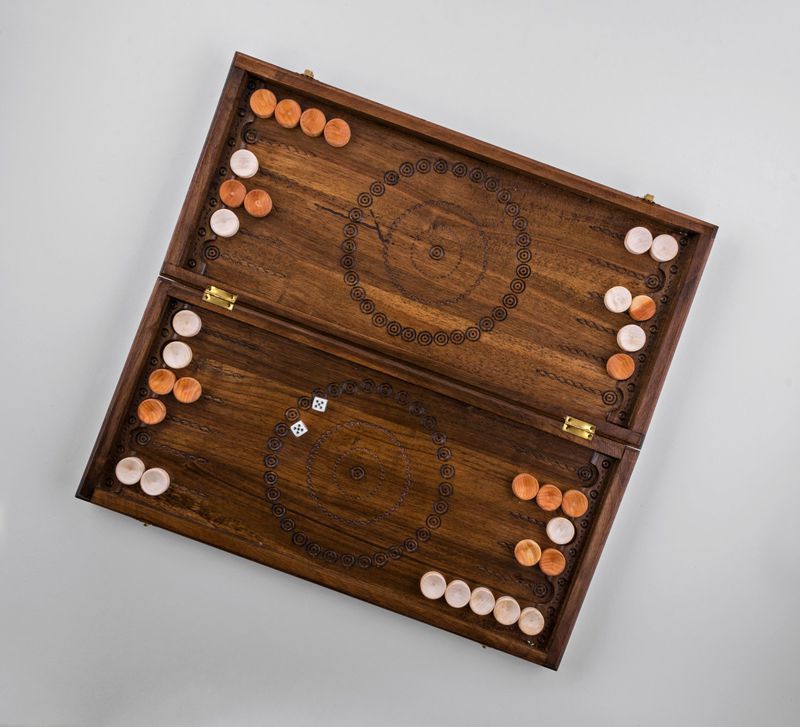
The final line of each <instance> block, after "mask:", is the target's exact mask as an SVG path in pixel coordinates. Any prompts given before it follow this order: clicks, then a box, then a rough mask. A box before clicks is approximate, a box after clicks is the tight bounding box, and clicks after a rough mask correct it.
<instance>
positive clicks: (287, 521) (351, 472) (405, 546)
mask: <svg viewBox="0 0 800 727" xmlns="http://www.w3.org/2000/svg"><path fill="white" fill-rule="evenodd" d="M324 393H327V394H328V396H330V397H338V396H342V395H359V394H362V395H363V394H365V395H374V396H380V397H382V398H383V399H385V400H386V401H387V402H391V403H392V404H393V405H395V406H399V407H401V408H402V409H403V410H405V412H406V413H407V414H408V415H410V416H411V417H412V418H413V419H414V420H416V421H417V422H418V426H419V427H420V428H421V429H422V431H423V432H425V433H426V439H427V438H428V437H430V440H431V443H432V444H433V445H437V446H435V447H434V448H433V449H432V450H431V452H432V456H431V459H430V466H431V467H432V468H436V469H434V470H433V471H438V473H439V475H440V477H441V478H442V479H443V480H446V481H443V482H440V483H439V485H438V486H437V494H438V496H439V497H441V498H449V497H452V495H453V492H454V488H453V483H452V480H453V478H454V477H455V474H456V469H455V466H454V465H453V463H452V461H451V460H452V451H451V450H450V448H449V447H445V446H444V443H445V442H446V441H447V435H446V434H445V433H444V432H442V431H439V430H438V429H437V421H436V418H435V417H433V416H431V415H430V414H427V413H426V412H427V409H426V407H425V405H424V404H423V403H422V402H420V401H416V400H414V399H413V398H412V397H411V396H410V395H409V394H408V392H407V391H403V390H401V391H397V392H395V391H394V389H393V387H392V386H391V384H389V383H387V382H381V383H379V384H376V383H375V382H374V381H372V380H371V379H364V380H362V381H344V382H332V383H330V384H328V385H327V386H326V387H324V388H322V387H317V388H316V389H314V391H313V392H312V395H313V396H319V395H322V394H324ZM304 405H310V397H309V396H302V397H300V398H299V399H298V406H299V407H300V408H307V406H304ZM295 414H298V412H297V409H294V408H293V407H290V408H288V409H287V410H286V411H285V412H284V419H287V420H290V421H291V418H290V417H293V416H294V415H295ZM283 427H286V424H285V422H284V421H280V422H277V423H276V425H275V430H276V432H277V430H278V429H281V431H283ZM363 428H367V429H369V437H368V438H367V440H366V441H371V440H373V439H375V438H378V437H380V438H383V441H384V442H386V443H387V445H388V446H389V447H392V448H394V451H395V452H396V456H397V457H398V458H399V459H398V461H399V462H400V463H401V464H402V466H401V471H403V472H404V473H405V475H404V477H403V481H402V483H401V487H400V491H399V495H398V497H397V499H396V501H395V502H394V504H393V505H391V506H390V507H389V508H388V509H387V510H386V511H385V512H379V513H376V514H374V515H373V516H371V517H370V518H368V519H363V518H362V520H360V521H355V520H352V519H351V517H349V516H343V515H342V514H341V513H339V512H334V511H333V510H331V509H329V508H328V506H327V504H326V502H325V501H324V499H323V494H322V493H321V492H320V491H318V490H317V484H316V481H315V474H316V471H315V467H316V465H317V462H318V461H321V460H319V459H318V458H319V455H320V452H321V451H322V450H323V449H324V447H325V445H326V444H327V443H328V442H329V441H330V442H335V437H336V435H337V434H339V433H341V432H346V436H345V437H344V440H347V441H352V440H354V439H355V438H357V437H356V435H357V434H358V430H359V429H363ZM431 433H432V434H431ZM282 447H283V440H282V439H281V438H280V437H270V438H269V439H268V440H267V449H268V450H270V451H269V452H268V453H267V454H266V455H265V456H264V464H265V466H266V468H267V469H266V471H265V473H264V482H265V483H266V485H267V488H266V490H265V497H266V499H267V501H268V502H270V503H272V505H271V512H272V514H273V515H274V516H275V517H276V518H278V520H279V526H280V529H281V530H282V531H284V532H286V533H287V534H288V533H291V542H292V544H293V545H294V546H296V547H298V548H300V549H302V550H303V551H304V552H305V553H306V554H307V555H309V556H310V557H312V558H318V557H320V556H321V557H322V559H323V560H324V561H325V562H326V563H329V564H331V565H333V564H339V565H341V566H343V567H345V568H352V567H353V566H356V565H357V566H358V567H360V568H364V569H367V568H370V567H373V566H375V567H378V568H380V567H383V566H385V565H386V564H388V563H389V561H390V560H397V559H398V558H401V557H402V555H403V553H413V552H415V551H416V550H418V549H419V547H420V543H424V542H427V541H428V540H430V538H431V535H432V534H431V531H432V530H436V529H438V528H439V527H441V524H442V517H443V516H444V514H445V513H446V512H447V511H448V510H449V505H448V503H447V501H446V500H444V499H436V500H433V501H432V502H431V506H430V507H431V510H430V512H429V513H428V514H427V515H426V517H425V522H424V526H422V527H418V528H417V529H416V530H415V531H414V536H413V537H407V538H405V539H404V540H403V541H402V543H399V544H393V545H389V546H388V547H387V548H385V549H383V550H381V551H378V552H372V553H369V554H367V553H361V554H359V553H342V554H340V553H338V552H337V551H335V550H332V549H325V548H324V547H323V546H322V545H320V544H319V543H316V542H311V541H309V538H308V535H307V534H306V533H304V532H303V531H302V529H301V528H300V527H299V526H298V524H297V522H296V521H295V520H294V519H292V518H288V517H286V508H285V507H284V506H283V505H282V504H281V502H280V500H281V491H280V490H279V489H278V487H276V486H275V485H276V484H277V482H278V479H279V475H278V472H277V469H278V465H279V458H278V456H277V455H276V454H275V452H276V451H279V450H280V449H281V448H282ZM354 455H355V456H358V457H360V458H361V462H365V463H366V464H361V463H358V462H357V461H356V462H354V460H353V459H352V457H353V456H354ZM442 461H444V462H445V463H444V464H441V463H442ZM344 463H348V466H347V467H346V468H343V465H344ZM350 463H352V464H350ZM305 469H306V489H307V492H308V493H309V495H310V497H311V498H312V500H314V501H315V502H316V503H317V506H318V507H319V508H320V510H321V512H323V513H324V514H325V515H327V516H328V517H331V518H332V519H334V520H339V521H342V522H344V523H346V524H351V525H360V526H365V525H366V526H368V525H371V524H373V523H375V522H378V521H379V520H382V519H385V518H386V517H389V516H390V515H391V514H392V513H393V512H394V511H396V510H397V509H398V508H399V507H401V506H402V505H403V502H404V500H405V498H406V497H407V496H408V493H409V491H410V488H411V479H410V478H411V467H410V461H409V457H408V453H407V452H406V450H405V448H404V446H403V445H402V443H401V442H400V441H399V440H398V439H397V437H396V436H395V435H394V434H393V433H392V432H391V431H390V430H388V429H386V428H384V427H381V426H379V425H377V424H372V423H369V422H365V421H362V420H357V419H355V420H349V421H347V422H345V423H343V424H338V425H335V426H333V427H331V428H329V429H328V430H326V431H325V432H323V434H322V435H321V436H320V437H319V438H318V439H317V440H316V441H315V442H314V443H313V444H312V446H311V450H310V452H309V454H308V457H307V459H306V464H305ZM343 477H344V480H343V479H342V478H343ZM327 480H329V481H330V482H331V484H332V486H334V487H336V488H338V489H339V490H340V494H345V491H344V490H343V489H342V488H344V487H346V486H347V485H346V484H345V481H350V482H352V483H362V482H365V483H366V485H365V487H366V488H369V487H372V490H371V491H369V492H368V493H367V494H368V495H371V494H373V493H374V492H376V491H377V490H378V489H379V488H381V487H383V486H384V485H385V484H388V483H387V482H386V478H385V476H384V471H383V464H382V462H381V459H380V456H379V455H378V454H376V452H374V451H372V450H371V449H369V448H367V447H363V446H357V445H356V444H352V445H351V446H350V449H349V451H344V452H340V453H339V454H338V455H337V457H336V459H335V461H334V469H333V471H332V472H331V473H326V481H327ZM361 497H363V495H362V496H358V495H356V496H353V495H352V494H351V495H350V498H351V499H361ZM390 499H391V498H390ZM359 517H361V516H359Z"/></svg>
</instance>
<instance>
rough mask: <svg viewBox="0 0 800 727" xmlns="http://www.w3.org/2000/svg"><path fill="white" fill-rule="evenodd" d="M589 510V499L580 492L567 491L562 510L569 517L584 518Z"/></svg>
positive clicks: (562, 502) (562, 501)
mask: <svg viewBox="0 0 800 727" xmlns="http://www.w3.org/2000/svg"><path fill="white" fill-rule="evenodd" d="M588 509H589V498H588V497H586V495H584V494H583V493H582V492H581V491H580V490H567V491H566V492H565V493H564V497H563V499H562V500H561V510H562V511H563V513H564V514H565V515H569V517H582V516H583V515H585V514H586V511H587V510H588Z"/></svg>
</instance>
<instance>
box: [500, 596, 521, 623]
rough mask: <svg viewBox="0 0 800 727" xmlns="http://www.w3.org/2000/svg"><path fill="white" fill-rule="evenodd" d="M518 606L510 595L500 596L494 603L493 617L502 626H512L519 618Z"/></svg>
mask: <svg viewBox="0 0 800 727" xmlns="http://www.w3.org/2000/svg"><path fill="white" fill-rule="evenodd" d="M519 614H520V608H519V603H517V601H516V599H514V598H512V597H511V596H500V598H498V599H497V602H496V603H495V604H494V617H495V620H496V621H497V623H499V624H503V626H513V625H514V624H515V623H517V621H518V620H519Z"/></svg>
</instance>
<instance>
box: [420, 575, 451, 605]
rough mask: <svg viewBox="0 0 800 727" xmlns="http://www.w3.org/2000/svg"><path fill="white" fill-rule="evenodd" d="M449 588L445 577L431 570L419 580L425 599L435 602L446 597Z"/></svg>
mask: <svg viewBox="0 0 800 727" xmlns="http://www.w3.org/2000/svg"><path fill="white" fill-rule="evenodd" d="M446 588H447V581H445V579H444V576H443V575H442V574H441V573H439V572H438V571H435V570H429V571H428V572H427V573H425V574H424V575H423V576H422V578H420V579H419V590H420V591H422V595H423V596H425V598H430V599H431V600H432V601H435V600H436V599H437V598H441V597H442V596H443V595H444V591H445V589H446Z"/></svg>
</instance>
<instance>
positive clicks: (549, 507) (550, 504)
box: [536, 485, 561, 512]
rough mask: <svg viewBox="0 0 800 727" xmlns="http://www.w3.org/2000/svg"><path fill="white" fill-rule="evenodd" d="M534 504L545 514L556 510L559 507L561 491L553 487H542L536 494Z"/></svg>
mask: <svg viewBox="0 0 800 727" xmlns="http://www.w3.org/2000/svg"><path fill="white" fill-rule="evenodd" d="M536 504H537V505H538V506H539V507H540V508H542V510H544V511H546V512H552V511H553V510H558V508H559V506H560V505H561V490H559V489H558V487H556V486H555V485H542V486H541V487H540V488H539V492H538V493H537V494H536Z"/></svg>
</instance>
